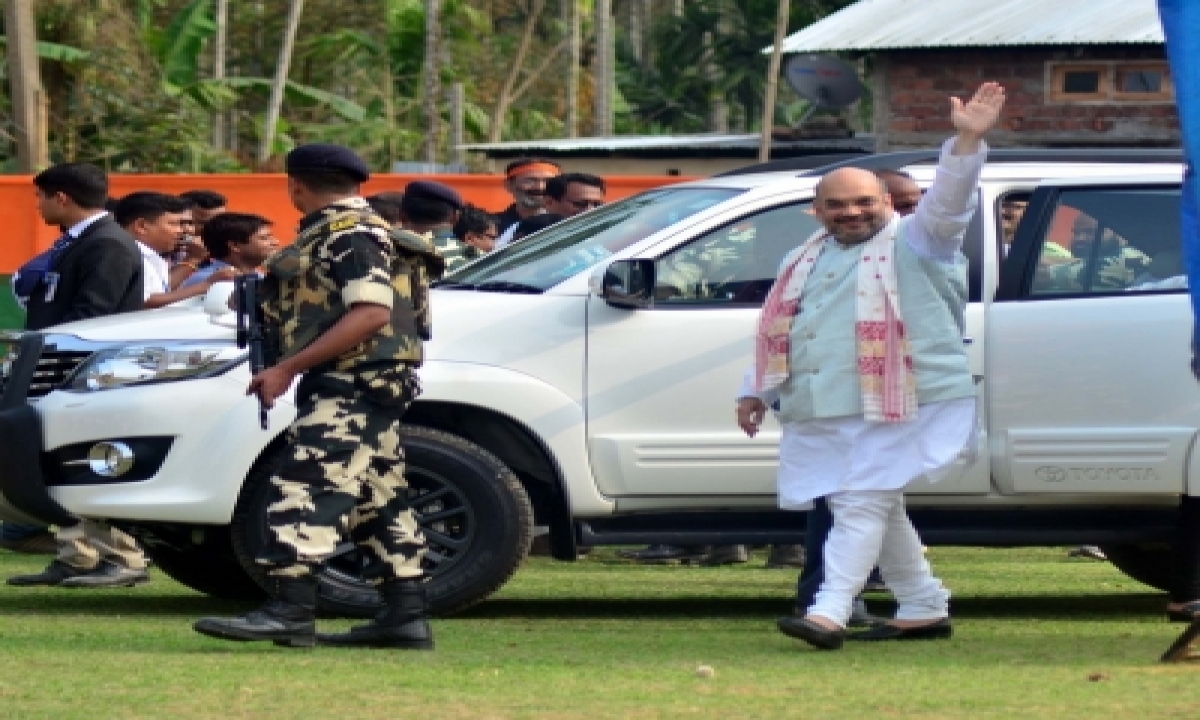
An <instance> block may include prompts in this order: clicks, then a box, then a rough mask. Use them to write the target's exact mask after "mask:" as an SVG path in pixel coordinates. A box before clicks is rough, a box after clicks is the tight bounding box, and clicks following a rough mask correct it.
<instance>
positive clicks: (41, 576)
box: [6, 560, 94, 587]
mask: <svg viewBox="0 0 1200 720" xmlns="http://www.w3.org/2000/svg"><path fill="white" fill-rule="evenodd" d="M89 572H94V571H92V570H80V569H79V568H74V567H71V566H70V565H68V564H66V563H65V562H62V561H61V560H55V561H54V562H52V563H50V564H49V565H47V566H46V569H45V570H43V571H41V572H40V573H34V574H32V575H13V576H12V577H10V578H9V579H8V580H7V581H6V582H8V584H9V585H20V586H22V587H25V586H30V587H32V586H34V585H51V586H52V585H61V584H62V582H63V581H64V580H66V579H68V578H73V577H79V576H80V575H87V574H88V573H89Z"/></svg>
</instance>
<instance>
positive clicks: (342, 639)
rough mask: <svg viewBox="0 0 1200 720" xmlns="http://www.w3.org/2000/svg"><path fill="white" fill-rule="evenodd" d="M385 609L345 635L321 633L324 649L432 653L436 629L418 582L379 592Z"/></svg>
mask: <svg viewBox="0 0 1200 720" xmlns="http://www.w3.org/2000/svg"><path fill="white" fill-rule="evenodd" d="M379 594H380V595H381V596H383V609H382V610H381V611H379V614H378V615H376V616H375V620H373V621H372V622H371V623H370V624H368V625H359V626H357V627H352V628H350V632H346V633H321V634H319V635H317V640H318V641H319V642H320V643H321V644H322V645H336V646H338V647H368V648H394V649H398V650H432V649H433V628H431V627H430V626H429V620H428V619H427V618H426V615H425V613H426V600H425V585H424V584H422V583H421V582H419V581H415V580H392V581H389V582H386V583H384V584H383V586H382V587H380V588H379Z"/></svg>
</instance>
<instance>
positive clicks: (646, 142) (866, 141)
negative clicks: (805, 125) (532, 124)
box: [461, 133, 875, 153]
mask: <svg viewBox="0 0 1200 720" xmlns="http://www.w3.org/2000/svg"><path fill="white" fill-rule="evenodd" d="M759 139H760V138H759V135H758V133H754V134H736V135H725V134H704V135H629V136H624V137H586V138H552V139H549V140H513V141H509V142H499V143H470V144H467V145H462V146H461V147H462V148H464V149H466V150H473V151H476V152H487V151H489V150H503V151H517V152H521V151H531V152H532V151H538V152H563V153H567V152H578V151H586V150H599V151H609V152H618V151H621V150H680V149H697V150H702V149H727V148H732V149H743V148H757V147H758V143H759ZM874 142H875V140H874V137H873V136H867V135H862V134H859V135H857V136H855V137H852V138H835V139H826V140H792V141H778V140H777V141H776V142H775V144H774V145H775V147H797V148H801V147H813V148H828V147H843V146H844V147H847V148H857V147H859V146H868V147H869V146H873V144H874Z"/></svg>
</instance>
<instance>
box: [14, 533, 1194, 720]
mask: <svg viewBox="0 0 1200 720" xmlns="http://www.w3.org/2000/svg"><path fill="white" fill-rule="evenodd" d="M931 557H932V560H933V562H934V567H935V569H937V571H938V573H939V574H940V575H941V577H942V578H943V579H944V580H945V581H946V583H947V584H948V585H949V586H950V587H951V588H952V589H953V590H954V592H955V601H954V614H955V618H956V625H955V630H956V633H957V635H956V637H955V638H954V639H953V640H951V641H949V642H931V643H891V644H879V645H875V644H872V645H858V644H854V645H849V646H848V647H847V649H845V650H844V651H842V652H840V653H823V652H817V651H813V650H811V649H809V648H807V647H806V646H801V645H800V644H798V643H796V642H795V641H792V640H789V639H788V638H785V637H784V636H782V635H780V634H778V633H777V632H776V631H775V629H774V624H773V620H774V618H775V617H776V616H777V615H779V614H781V613H783V612H786V611H787V609H788V608H789V607H790V604H791V603H790V598H791V592H792V583H793V579H794V573H793V572H791V571H770V570H765V569H763V568H762V557H761V555H760V556H759V557H757V558H756V559H755V561H754V562H752V563H751V564H750V565H743V566H736V567H732V568H723V569H707V568H691V567H638V566H633V565H630V564H627V563H625V562H623V561H620V560H618V559H616V558H615V556H614V555H613V554H612V552H611V551H605V552H601V553H597V554H595V555H593V556H592V557H591V558H589V559H587V560H585V561H583V562H579V563H574V564H558V563H553V562H550V561H546V560H541V559H536V560H533V561H531V562H530V563H529V565H528V566H527V567H526V568H525V569H523V570H522V571H521V572H520V573H519V574H518V575H517V577H516V578H515V580H514V581H513V582H511V583H510V584H509V585H508V586H507V587H506V588H505V589H504V590H503V592H501V593H500V594H499V595H497V596H496V597H495V598H494V599H492V600H491V601H489V602H487V603H484V604H483V605H480V606H478V607H476V608H475V609H474V610H472V611H469V612H468V613H466V614H464V615H461V616H457V617H454V618H450V619H445V620H438V621H436V623H435V632H436V634H437V642H438V649H437V650H436V651H435V652H433V653H397V652H389V651H368V650H338V649H332V648H318V649H316V650H287V649H282V648H276V647H273V646H271V645H263V644H234V643H223V642H220V641H217V640H212V639H208V638H204V637H201V636H199V635H196V634H194V633H193V632H192V630H191V629H190V624H191V622H192V621H193V620H194V619H195V618H197V617H199V616H201V615H205V614H222V613H232V612H235V611H239V610H241V609H242V608H243V607H245V605H242V604H238V603H230V602H221V601H216V600H211V599H209V598H206V597H204V596H201V595H198V594H196V593H194V592H191V591H189V590H187V589H185V588H183V587H181V586H179V585H177V584H175V583H174V582H172V581H170V580H167V579H165V578H164V577H163V576H162V575H161V573H157V572H155V573H154V576H155V577H154V582H153V583H151V584H150V585H147V586H143V587H140V588H135V589H131V590H117V591H87V590H76V591H70V590H57V589H17V588H9V587H6V586H0V667H3V668H4V670H5V671H3V672H0V717H5V718H54V719H56V720H67V719H68V718H89V719H90V718H302V719H305V720H313V719H314V718H337V720H350V719H352V718H420V719H426V718H428V719H430V720H438V719H443V718H445V719H457V718H581V719H588V720H591V719H593V718H677V717H678V718H701V717H722V718H781V717H797V718H856V719H857V718H1051V719H1053V720H1065V719H1066V718H1089V719H1092V720H1107V719H1109V718H1113V719H1115V718H1137V720H1148V719H1149V718H1188V719H1193V718H1196V717H1198V716H1200V664H1183V665H1170V666H1167V665H1161V664H1159V663H1158V662H1157V657H1158V656H1159V654H1160V653H1161V652H1162V651H1163V650H1164V649H1165V648H1166V646H1167V645H1168V644H1169V643H1170V641H1171V640H1172V639H1173V638H1174V637H1175V636H1176V635H1177V634H1178V632H1179V631H1180V626H1178V625H1169V624H1167V623H1166V621H1165V620H1164V619H1163V617H1162V615H1161V609H1162V606H1163V603H1164V602H1165V600H1164V597H1163V596H1162V595H1161V594H1159V593H1155V592H1152V591H1151V590H1150V589H1149V588H1146V587H1144V586H1141V585H1138V584H1137V583H1135V582H1133V581H1131V580H1128V579H1126V578H1125V577H1124V576H1122V575H1121V574H1119V573H1118V572H1117V571H1116V570H1114V569H1112V568H1111V567H1110V566H1109V565H1107V564H1105V563H1098V562H1095V561H1087V560H1077V559H1068V558H1067V557H1066V553H1065V551H1063V550H1057V549H1047V550H976V549H935V550H933V551H932V553H931ZM44 560H45V558H31V557H28V556H17V555H12V554H8V553H0V573H3V574H4V575H6V576H7V575H9V574H13V573H16V572H21V571H29V570H34V569H38V568H40V567H41V566H42V564H43V562H44ZM873 605H874V607H875V609H876V610H877V611H884V610H886V609H887V607H888V602H887V599H886V597H885V596H880V597H879V600H878V602H875V603H873ZM349 624H350V622H349V621H345V620H330V621H324V625H325V626H326V627H334V628H338V627H345V626H347V625H349ZM700 664H707V665H711V666H712V667H713V668H715V670H716V674H715V676H714V677H712V678H711V679H701V678H698V677H696V674H695V670H696V667H697V666H698V665H700Z"/></svg>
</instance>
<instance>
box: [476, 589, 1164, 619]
mask: <svg viewBox="0 0 1200 720" xmlns="http://www.w3.org/2000/svg"><path fill="white" fill-rule="evenodd" d="M868 603H869V605H870V606H871V608H872V610H873V611H875V612H879V613H880V614H885V615H890V614H891V611H892V608H893V607H894V603H893V602H892V601H891V600H890V599H883V600H868ZM1164 603H1165V599H1164V596H1162V595H1152V594H1144V595H1143V594H1139V595H1130V594H1119V595H1020V596H1007V597H986V598H985V597H965V598H958V599H955V600H953V601H951V613H952V614H953V615H954V617H956V618H960V619H1002V620H1003V619H1040V620H1058V619H1064V620H1065V619H1072V620H1092V621H1098V620H1114V621H1128V620H1130V619H1132V618H1137V617H1142V616H1146V615H1155V614H1161V613H1162V611H1163V604H1164ZM791 610H792V602H791V601H790V600H779V599H774V598H712V599H706V598H619V599H612V598H609V599H603V600H596V599H591V598H586V597H580V598H566V599H562V598H559V599H541V598H531V599H517V598H498V599H495V600H488V601H487V602H484V603H481V604H479V605H476V606H475V607H473V608H471V609H469V610H467V611H465V612H463V613H460V614H458V615H456V616H455V617H461V618H469V619H495V620H502V619H508V618H512V619H529V620H534V619H538V618H544V619H564V620H570V619H605V618H610V619H626V618H646V619H655V618H658V619H664V620H668V619H691V618H737V617H747V618H753V617H768V618H774V617H777V616H779V615H783V614H787V613H789V612H791Z"/></svg>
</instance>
